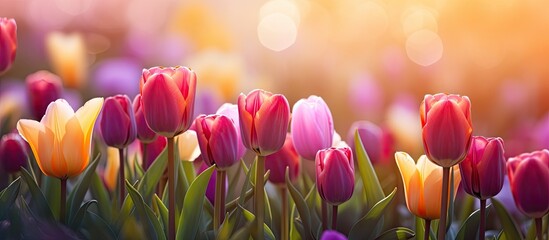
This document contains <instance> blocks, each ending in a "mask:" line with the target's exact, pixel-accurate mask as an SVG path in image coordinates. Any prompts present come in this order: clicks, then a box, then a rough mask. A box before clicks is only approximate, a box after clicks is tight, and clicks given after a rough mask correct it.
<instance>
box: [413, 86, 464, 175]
mask: <svg viewBox="0 0 549 240" xmlns="http://www.w3.org/2000/svg"><path fill="white" fill-rule="evenodd" d="M420 116H421V126H422V127H423V130H422V132H423V134H422V135H423V147H424V148H425V153H426V154H427V157H429V160H431V161H433V162H434V163H435V164H437V165H439V166H441V167H451V166H454V165H456V164H458V163H460V162H461V161H462V160H463V159H464V158H465V156H467V152H468V151H469V146H470V145H471V137H472V134H473V125H472V122H471V102H470V101H469V98H468V97H465V96H464V97H461V96H459V95H453V94H451V95H448V94H444V93H439V94H435V95H430V94H428V95H425V98H424V99H423V103H422V104H421V107H420Z"/></svg>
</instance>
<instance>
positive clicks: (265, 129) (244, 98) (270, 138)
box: [238, 89, 290, 156]
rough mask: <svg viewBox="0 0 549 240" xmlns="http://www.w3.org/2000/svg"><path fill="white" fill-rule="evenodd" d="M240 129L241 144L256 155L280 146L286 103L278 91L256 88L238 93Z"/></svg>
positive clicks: (285, 129)
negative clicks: (248, 91) (244, 92)
mask: <svg viewBox="0 0 549 240" xmlns="http://www.w3.org/2000/svg"><path fill="white" fill-rule="evenodd" d="M238 115H239V118H240V132H241V136H242V142H243V143H244V146H245V147H246V148H248V149H250V150H252V151H254V152H255V153H256V154H258V155H260V156H267V155H269V154H272V153H274V152H276V151H278V150H280V149H281V148H282V146H283V145H284V141H285V139H286V133H287V132H288V124H289V122H290V106H289V104H288V100H286V97H284V96H283V95H281V94H272V93H270V92H267V91H265V90H260V89H256V90H253V91H251V92H250V93H249V94H248V95H244V94H240V96H239V97H238Z"/></svg>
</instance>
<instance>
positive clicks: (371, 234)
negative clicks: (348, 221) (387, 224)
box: [349, 188, 397, 240]
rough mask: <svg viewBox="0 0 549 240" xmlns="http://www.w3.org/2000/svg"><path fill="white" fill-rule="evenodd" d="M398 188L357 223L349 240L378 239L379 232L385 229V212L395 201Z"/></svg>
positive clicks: (350, 233)
mask: <svg viewBox="0 0 549 240" xmlns="http://www.w3.org/2000/svg"><path fill="white" fill-rule="evenodd" d="M396 190H397V189H396V188H395V189H394V190H393V192H391V194H389V196H387V197H385V198H383V199H381V200H380V201H379V202H378V203H376V205H374V206H373V207H372V209H371V210H370V211H369V212H368V213H367V214H366V216H364V217H363V218H361V219H360V220H358V222H356V223H355V225H354V226H353V227H352V228H351V231H350V232H349V239H350V240H353V239H374V238H375V237H377V235H378V234H379V232H380V231H381V228H382V227H383V219H382V217H383V213H384V212H385V209H386V208H387V206H388V205H389V203H391V201H392V200H393V198H394V196H395V193H396Z"/></svg>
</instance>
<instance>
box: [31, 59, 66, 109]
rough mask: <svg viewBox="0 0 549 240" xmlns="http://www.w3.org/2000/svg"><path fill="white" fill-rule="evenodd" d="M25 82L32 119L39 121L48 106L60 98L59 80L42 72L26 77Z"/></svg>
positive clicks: (51, 74) (46, 72)
mask: <svg viewBox="0 0 549 240" xmlns="http://www.w3.org/2000/svg"><path fill="white" fill-rule="evenodd" d="M26 82H27V92H28V96H29V100H30V105H31V111H32V114H33V116H34V119H36V120H38V119H41V118H42V116H44V113H45V112H46V108H47V107H48V105H49V104H50V103H51V102H53V101H55V100H57V99H58V98H60V97H61V92H62V86H61V79H60V78H59V77H58V76H57V75H55V74H53V73H50V72H48V71H45V70H42V71H38V72H35V73H33V74H30V75H29V76H27V80H26Z"/></svg>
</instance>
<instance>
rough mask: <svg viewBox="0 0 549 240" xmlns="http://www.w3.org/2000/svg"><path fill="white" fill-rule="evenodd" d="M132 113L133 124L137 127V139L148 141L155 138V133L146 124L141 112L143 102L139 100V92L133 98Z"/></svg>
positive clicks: (143, 141)
mask: <svg viewBox="0 0 549 240" xmlns="http://www.w3.org/2000/svg"><path fill="white" fill-rule="evenodd" d="M133 113H134V115H135V126H136V129H137V139H139V141H141V142H142V143H150V142H153V141H154V140H156V138H157V137H158V135H156V133H155V132H153V130H151V128H150V127H149V125H147V121H146V120H145V115H144V114H143V102H142V101H141V94H137V96H135V98H134V99H133Z"/></svg>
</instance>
